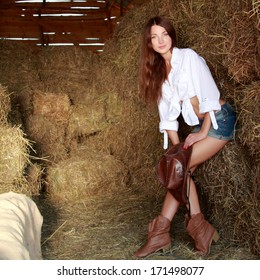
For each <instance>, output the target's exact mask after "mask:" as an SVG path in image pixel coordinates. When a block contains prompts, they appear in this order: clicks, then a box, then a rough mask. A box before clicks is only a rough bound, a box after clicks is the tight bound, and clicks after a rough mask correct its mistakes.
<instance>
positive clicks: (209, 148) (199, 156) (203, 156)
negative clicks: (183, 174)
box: [190, 137, 229, 172]
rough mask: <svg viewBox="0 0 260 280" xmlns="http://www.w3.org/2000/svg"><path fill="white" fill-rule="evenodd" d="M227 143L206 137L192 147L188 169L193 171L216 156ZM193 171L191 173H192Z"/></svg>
mask: <svg viewBox="0 0 260 280" xmlns="http://www.w3.org/2000/svg"><path fill="white" fill-rule="evenodd" d="M228 142H229V141H224V140H219V139H216V138H213V137H207V138H205V139H204V140H201V141H199V142H197V143H195V144H194V145H193V148H192V154H191V159H190V168H191V170H193V169H194V170H195V169H196V168H197V166H198V165H200V164H201V163H203V162H205V161H206V160H208V159H210V158H211V157H212V156H214V155H215V154H217V153H218V152H219V151H220V150H221V149H222V148H223V147H224V146H225V145H226V144H227V143H228ZM194 170H193V172H194Z"/></svg>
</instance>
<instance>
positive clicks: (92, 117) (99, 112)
mask: <svg viewBox="0 0 260 280" xmlns="http://www.w3.org/2000/svg"><path fill="white" fill-rule="evenodd" d="M106 126H107V123H106V117H105V108H104V104H103V103H100V102H95V101H93V102H89V104H86V105H83V104H79V105H72V106H71V114H70V118H69V121H68V128H67V136H68V138H69V139H73V138H78V137H87V136H89V135H91V134H95V133H98V132H100V131H102V130H103V129H104V128H105V127H106Z"/></svg>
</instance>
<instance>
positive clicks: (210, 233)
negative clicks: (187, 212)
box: [186, 213, 219, 256]
mask: <svg viewBox="0 0 260 280" xmlns="http://www.w3.org/2000/svg"><path fill="white" fill-rule="evenodd" d="M186 229H187V231H188V234H189V235H190V236H191V237H192V238H193V239H194V241H195V249H196V251H197V253H198V254H200V255H202V256H203V255H207V254H208V253H209V251H210V246H211V243H212V240H214V241H215V242H217V241H218V239H219V235H218V233H217V231H216V229H215V228H214V227H213V226H212V225H211V224H210V223H209V222H208V221H206V220H205V218H204V216H203V214H202V213H198V214H195V215H191V217H190V219H186Z"/></svg>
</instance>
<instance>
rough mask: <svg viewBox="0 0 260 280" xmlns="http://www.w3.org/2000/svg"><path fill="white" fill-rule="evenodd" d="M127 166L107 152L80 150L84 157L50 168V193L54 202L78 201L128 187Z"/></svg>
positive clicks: (48, 172) (62, 162)
mask: <svg viewBox="0 0 260 280" xmlns="http://www.w3.org/2000/svg"><path fill="white" fill-rule="evenodd" d="M126 179H127V169H126V168H125V166H124V164H123V163H122V162H121V161H119V160H117V159H115V158H114V157H113V156H111V155H108V154H102V153H100V152H99V151H97V150H96V151H95V150H88V149H86V150H81V157H71V158H69V159H67V160H64V161H60V162H59V163H58V164H56V165H53V166H51V167H49V168H48V171H47V177H46V181H47V184H48V188H47V192H48V195H49V197H50V199H51V200H52V201H63V202H64V201H78V200H82V199H83V200H84V198H87V197H90V196H96V195H99V194H102V193H107V194H109V193H114V192H117V191H119V190H120V189H121V188H125V184H126Z"/></svg>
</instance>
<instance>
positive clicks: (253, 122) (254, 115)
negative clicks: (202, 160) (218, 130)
mask: <svg viewBox="0 0 260 280" xmlns="http://www.w3.org/2000/svg"><path fill="white" fill-rule="evenodd" d="M259 92H260V82H259V81H255V82H252V83H251V84H250V85H245V86H243V87H242V88H239V89H237V95H236V96H237V99H236V102H237V103H238V104H239V105H238V106H239V118H238V122H239V130H238V133H237V136H238V139H239V140H240V141H241V143H242V144H243V145H244V146H245V147H246V148H248V151H249V153H250V155H251V156H252V158H254V159H255V160H256V162H259V160H260V145H259V137H260V110H259V108H260V98H259Z"/></svg>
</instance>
